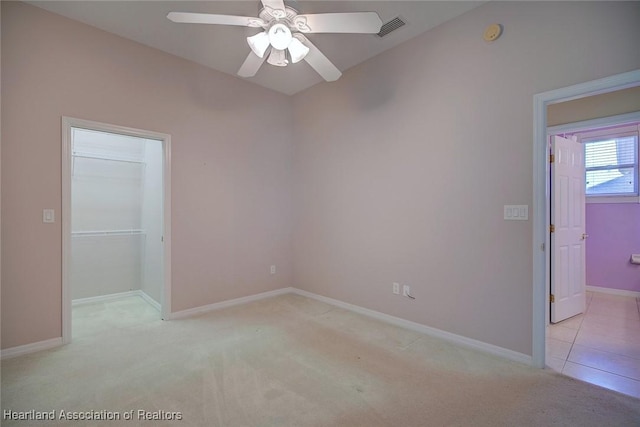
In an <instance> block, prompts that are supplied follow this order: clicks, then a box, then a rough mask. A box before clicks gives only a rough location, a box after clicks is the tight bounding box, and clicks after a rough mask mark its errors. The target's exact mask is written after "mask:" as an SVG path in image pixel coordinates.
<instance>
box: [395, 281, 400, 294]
mask: <svg viewBox="0 0 640 427" xmlns="http://www.w3.org/2000/svg"><path fill="white" fill-rule="evenodd" d="M393 293H394V294H396V295H400V283H396V282H394V283H393Z"/></svg>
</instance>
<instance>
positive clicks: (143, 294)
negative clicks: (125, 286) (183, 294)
mask: <svg viewBox="0 0 640 427" xmlns="http://www.w3.org/2000/svg"><path fill="white" fill-rule="evenodd" d="M134 292H137V293H138V295H139V296H140V297H141V298H142V299H143V300H145V301H146V302H147V303H148V304H149V305H150V306H152V307H153V308H155V309H156V310H158V311H162V306H161V305H160V303H159V302H158V301H156V300H154V299H153V298H151V297H150V296H149V294H148V293H146V292H145V291H143V290H142V289H140V290H138V291H134Z"/></svg>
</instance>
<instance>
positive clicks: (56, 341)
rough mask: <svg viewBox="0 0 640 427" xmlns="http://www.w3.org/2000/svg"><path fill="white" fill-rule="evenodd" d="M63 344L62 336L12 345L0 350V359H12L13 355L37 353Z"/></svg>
mask: <svg viewBox="0 0 640 427" xmlns="http://www.w3.org/2000/svg"><path fill="white" fill-rule="evenodd" d="M61 345H62V337H58V338H51V339H48V340H44V341H38V342H34V343H31V344H25V345H19V346H17V347H11V348H7V349H4V350H2V351H1V352H0V359H2V360H5V359H10V358H12V357H18V356H23V355H25V354H29V353H35V352H36V351H42V350H48V349H50V348H54V347H58V346H61Z"/></svg>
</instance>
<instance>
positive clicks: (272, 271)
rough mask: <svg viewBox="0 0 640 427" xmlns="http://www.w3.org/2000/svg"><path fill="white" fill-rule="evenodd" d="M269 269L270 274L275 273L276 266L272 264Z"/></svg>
mask: <svg viewBox="0 0 640 427" xmlns="http://www.w3.org/2000/svg"><path fill="white" fill-rule="evenodd" d="M270 271H271V274H276V266H275V265H272V266H271V270H270Z"/></svg>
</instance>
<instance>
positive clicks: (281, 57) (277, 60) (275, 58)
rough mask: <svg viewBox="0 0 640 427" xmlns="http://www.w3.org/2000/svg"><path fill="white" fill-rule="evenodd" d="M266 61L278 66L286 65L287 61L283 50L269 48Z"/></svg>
mask: <svg viewBox="0 0 640 427" xmlns="http://www.w3.org/2000/svg"><path fill="white" fill-rule="evenodd" d="M267 62H268V63H269V64H271V65H276V66H278V67H286V66H287V64H288V63H289V61H288V60H287V55H286V53H285V51H284V50H277V49H271V54H270V55H269V57H268V58H267Z"/></svg>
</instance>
